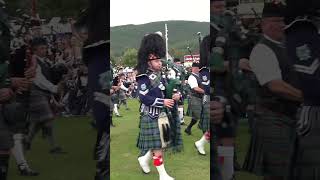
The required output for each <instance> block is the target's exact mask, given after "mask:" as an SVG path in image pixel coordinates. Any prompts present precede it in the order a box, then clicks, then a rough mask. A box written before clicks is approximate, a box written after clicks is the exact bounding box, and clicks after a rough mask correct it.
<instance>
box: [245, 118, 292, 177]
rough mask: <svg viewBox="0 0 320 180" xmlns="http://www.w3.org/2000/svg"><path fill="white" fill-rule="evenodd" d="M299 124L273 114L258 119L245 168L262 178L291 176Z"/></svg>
mask: <svg viewBox="0 0 320 180" xmlns="http://www.w3.org/2000/svg"><path fill="white" fill-rule="evenodd" d="M294 125H295V122H294V121H293V120H291V119H289V118H287V117H283V116H282V117H280V116H276V115H270V114H259V115H258V116H256V119H255V122H254V125H253V127H254V128H253V130H252V135H251V140H250V145H249V148H248V152H247V155H246V158H245V162H244V165H243V169H244V170H245V171H249V172H251V173H254V174H256V175H258V176H283V177H286V176H287V175H288V174H289V170H290V165H291V163H292V161H291V156H292V154H293V152H294V151H293V149H294V142H295V138H296V135H295V128H294Z"/></svg>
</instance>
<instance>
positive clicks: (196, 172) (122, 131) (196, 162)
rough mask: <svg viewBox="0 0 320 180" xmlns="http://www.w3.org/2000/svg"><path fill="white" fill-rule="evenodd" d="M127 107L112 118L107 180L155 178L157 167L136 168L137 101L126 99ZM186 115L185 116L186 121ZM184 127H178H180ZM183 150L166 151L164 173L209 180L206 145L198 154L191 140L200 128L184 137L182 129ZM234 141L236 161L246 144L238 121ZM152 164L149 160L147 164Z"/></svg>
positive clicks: (248, 178)
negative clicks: (202, 152) (108, 176)
mask: <svg viewBox="0 0 320 180" xmlns="http://www.w3.org/2000/svg"><path fill="white" fill-rule="evenodd" d="M128 105H129V108H130V110H128V111H126V110H125V108H124V107H123V106H122V107H121V109H120V114H121V115H122V116H123V117H114V118H113V119H114V124H115V125H116V127H114V128H111V155H110V156H111V163H110V168H111V175H110V176H111V180H155V179H158V173H157V170H156V169H155V168H154V167H152V168H151V174H149V175H145V174H143V173H142V171H141V170H140V166H139V164H138V161H137V155H138V154H139V150H138V148H137V147H136V141H137V135H138V122H139V120H138V117H139V113H138V107H139V104H138V101H137V100H129V101H128ZM189 122H190V117H186V123H187V124H189ZM185 128H186V126H182V130H184V129H185ZM182 135H183V142H184V151H183V152H182V153H176V154H166V156H165V167H166V170H167V171H168V173H169V174H170V175H171V176H172V177H174V178H175V179H176V180H209V179H210V172H209V171H210V168H209V166H210V156H209V150H210V148H209V144H208V145H207V147H206V152H207V156H199V155H198V153H197V151H196V149H195V148H194V145H193V143H194V142H195V141H196V140H198V139H199V138H200V137H201V131H200V130H199V129H198V128H197V126H194V127H193V128H192V135H191V136H187V135H186V134H185V133H184V132H183V133H182ZM239 135H240V136H239V139H238V140H237V141H238V143H237V151H238V156H239V161H240V162H242V161H243V159H244V156H245V154H246V151H247V150H246V148H247V146H248V143H249V134H248V129H247V126H246V124H245V123H241V126H240V129H239ZM150 165H151V166H152V163H150ZM236 177H237V180H260V179H261V178H258V177H256V176H253V175H250V174H248V173H244V172H238V173H237V175H236Z"/></svg>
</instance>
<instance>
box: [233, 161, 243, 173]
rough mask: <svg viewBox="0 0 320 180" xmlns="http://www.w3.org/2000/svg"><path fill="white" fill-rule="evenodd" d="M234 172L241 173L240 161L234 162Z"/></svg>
mask: <svg viewBox="0 0 320 180" xmlns="http://www.w3.org/2000/svg"><path fill="white" fill-rule="evenodd" d="M233 167H234V171H241V166H240V164H239V162H238V161H234V162H233Z"/></svg>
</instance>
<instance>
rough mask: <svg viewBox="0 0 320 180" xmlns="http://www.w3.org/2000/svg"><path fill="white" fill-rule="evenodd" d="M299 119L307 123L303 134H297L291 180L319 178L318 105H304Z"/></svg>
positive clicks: (319, 118)
mask: <svg viewBox="0 0 320 180" xmlns="http://www.w3.org/2000/svg"><path fill="white" fill-rule="evenodd" d="M300 117H301V118H300V121H304V124H309V125H308V126H309V129H308V130H307V132H306V133H305V134H301V135H299V136H298V143H297V152H296V154H295V158H296V161H295V163H294V167H293V172H292V174H291V175H292V178H291V179H293V180H304V179H312V180H318V179H320V157H319V153H320V142H319V139H320V121H319V120H320V107H319V106H318V107H311V106H304V107H303V108H302V111H301V116H300Z"/></svg>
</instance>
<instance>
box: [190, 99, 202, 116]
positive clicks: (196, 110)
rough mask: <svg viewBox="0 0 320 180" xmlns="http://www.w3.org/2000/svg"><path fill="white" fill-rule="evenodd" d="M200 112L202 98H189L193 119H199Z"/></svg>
mask: <svg viewBox="0 0 320 180" xmlns="http://www.w3.org/2000/svg"><path fill="white" fill-rule="evenodd" d="M201 110H202V98H198V97H195V96H191V98H190V112H191V115H192V117H193V118H195V119H200V118H201Z"/></svg>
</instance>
